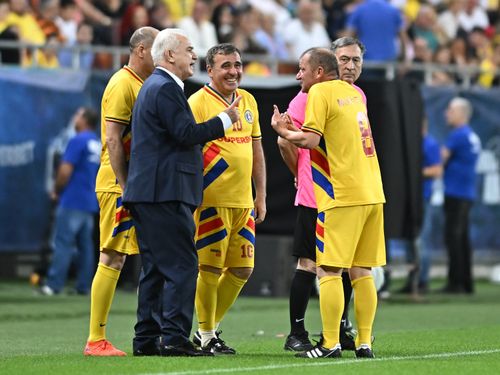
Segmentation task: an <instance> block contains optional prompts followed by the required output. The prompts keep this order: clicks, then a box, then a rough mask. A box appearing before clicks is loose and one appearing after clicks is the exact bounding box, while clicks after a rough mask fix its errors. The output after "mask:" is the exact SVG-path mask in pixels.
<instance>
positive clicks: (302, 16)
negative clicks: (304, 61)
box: [284, 0, 330, 60]
mask: <svg viewBox="0 0 500 375" xmlns="http://www.w3.org/2000/svg"><path fill="white" fill-rule="evenodd" d="M320 17H321V8H320V3H319V2H316V1H311V0H300V1H299V4H298V6H297V18H295V19H292V20H291V21H290V22H289V23H288V24H287V26H286V33H285V34H284V37H285V42H286V44H287V46H288V50H289V52H290V58H291V59H292V60H298V59H299V58H300V56H301V55H302V52H304V51H305V50H307V49H308V48H311V47H326V48H328V47H329V46H330V38H329V37H328V34H327V32H326V29H325V27H324V26H323V25H322V24H321V22H319V21H318V20H319V19H320Z"/></svg>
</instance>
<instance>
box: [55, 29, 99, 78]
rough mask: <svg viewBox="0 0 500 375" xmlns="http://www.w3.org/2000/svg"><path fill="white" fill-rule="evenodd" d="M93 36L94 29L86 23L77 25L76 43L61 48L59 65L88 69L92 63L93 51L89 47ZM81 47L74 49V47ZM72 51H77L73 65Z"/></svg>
mask: <svg viewBox="0 0 500 375" xmlns="http://www.w3.org/2000/svg"><path fill="white" fill-rule="evenodd" d="M93 37H94V29H93V28H92V26H91V25H89V24H88V23H85V22H82V23H81V24H80V25H78V30H77V34H76V41H75V42H76V43H74V44H72V45H69V47H70V48H66V49H61V51H60V52H59V65H60V66H61V67H65V68H70V67H73V68H77V69H81V70H90V69H91V68H92V65H93V63H94V53H93V52H92V51H91V50H90V49H89V47H90V45H91V44H92V39H93ZM77 46H78V47H82V49H79V50H78V51H75V50H74V49H73V48H74V47H77ZM74 53H77V55H78V59H77V60H76V61H77V64H78V65H74V63H75V61H74Z"/></svg>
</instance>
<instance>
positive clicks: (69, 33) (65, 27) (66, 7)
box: [55, 0, 78, 45]
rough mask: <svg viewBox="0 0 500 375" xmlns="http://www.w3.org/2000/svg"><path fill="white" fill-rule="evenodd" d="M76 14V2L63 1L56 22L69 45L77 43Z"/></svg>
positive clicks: (71, 0)
mask: <svg viewBox="0 0 500 375" xmlns="http://www.w3.org/2000/svg"><path fill="white" fill-rule="evenodd" d="M76 13H77V8H76V4H75V2H74V0H61V5H60V10H59V15H58V16H57V17H56V19H55V22H56V25H57V27H58V28H59V31H60V32H61V34H62V36H63V37H64V41H65V43H66V44H67V45H73V44H74V43H75V42H76V33H77V28H78V23H77V22H76Z"/></svg>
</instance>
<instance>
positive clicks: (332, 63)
mask: <svg viewBox="0 0 500 375" xmlns="http://www.w3.org/2000/svg"><path fill="white" fill-rule="evenodd" d="M305 55H309V64H310V65H311V67H312V68H313V69H317V68H318V67H320V66H321V67H322V68H323V70H324V71H325V74H332V73H335V74H337V76H338V74H339V64H338V62H337V58H336V57H335V54H334V53H333V51H331V50H329V49H328V48H322V47H313V48H309V49H307V50H305V51H304V53H302V56H305ZM302 56H301V57H302Z"/></svg>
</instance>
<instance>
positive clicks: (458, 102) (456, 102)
mask: <svg viewBox="0 0 500 375" xmlns="http://www.w3.org/2000/svg"><path fill="white" fill-rule="evenodd" d="M450 104H451V105H452V106H457V107H459V108H460V110H461V111H462V113H463V115H464V116H465V118H466V121H467V122H469V120H470V119H471V117H472V104H471V103H470V101H468V100H467V99H465V98H462V97H460V96H457V97H456V98H453V99H451V102H450Z"/></svg>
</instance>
